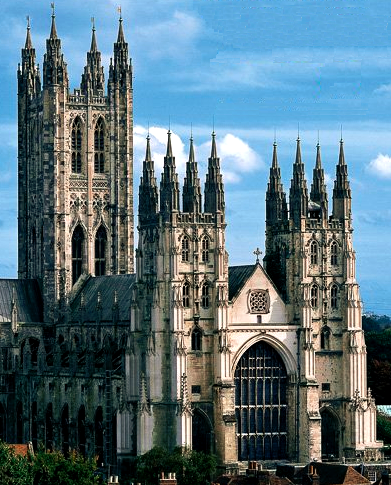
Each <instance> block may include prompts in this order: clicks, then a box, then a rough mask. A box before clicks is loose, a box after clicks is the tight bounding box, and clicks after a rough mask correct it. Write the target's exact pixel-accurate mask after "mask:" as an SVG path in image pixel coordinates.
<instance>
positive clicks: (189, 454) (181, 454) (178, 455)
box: [134, 447, 216, 485]
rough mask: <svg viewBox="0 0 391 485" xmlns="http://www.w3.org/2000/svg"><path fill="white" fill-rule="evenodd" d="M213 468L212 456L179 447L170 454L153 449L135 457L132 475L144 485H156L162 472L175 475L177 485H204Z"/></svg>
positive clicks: (208, 479)
mask: <svg viewBox="0 0 391 485" xmlns="http://www.w3.org/2000/svg"><path fill="white" fill-rule="evenodd" d="M215 468H216V460H215V457H214V456H213V455H208V454H205V453H202V452H198V451H194V450H186V449H183V448H179V447H178V448H175V449H174V451H173V452H171V453H170V452H168V451H167V450H165V449H164V448H159V447H155V448H152V450H150V451H148V452H147V453H145V454H144V455H141V456H139V457H137V459H136V461H135V470H134V473H135V477H136V480H135V481H136V482H139V483H145V484H146V485H155V484H157V483H158V479H159V476H160V474H161V473H162V472H164V473H165V474H167V473H175V474H176V478H177V481H178V485H205V483H206V482H209V481H210V478H211V475H212V474H213V472H214V471H215Z"/></svg>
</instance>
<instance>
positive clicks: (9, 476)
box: [0, 441, 32, 485]
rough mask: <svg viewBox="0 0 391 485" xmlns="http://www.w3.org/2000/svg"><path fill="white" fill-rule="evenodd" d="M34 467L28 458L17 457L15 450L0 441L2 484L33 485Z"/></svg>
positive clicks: (0, 475)
mask: <svg viewBox="0 0 391 485" xmlns="http://www.w3.org/2000/svg"><path fill="white" fill-rule="evenodd" d="M31 477H32V467H31V463H30V460H29V459H28V458H27V457H24V456H20V455H17V454H16V453H15V451H14V449H13V448H11V447H10V446H8V445H7V444H5V443H3V442H2V441H0V483H1V484H2V485H31Z"/></svg>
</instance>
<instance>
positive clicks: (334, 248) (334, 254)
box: [330, 241, 338, 266]
mask: <svg viewBox="0 0 391 485" xmlns="http://www.w3.org/2000/svg"><path fill="white" fill-rule="evenodd" d="M330 263H331V265H332V266H337V264H338V245H337V243H336V242H335V241H333V242H332V243H331V246H330Z"/></svg>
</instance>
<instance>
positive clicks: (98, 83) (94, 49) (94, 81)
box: [80, 24, 105, 96]
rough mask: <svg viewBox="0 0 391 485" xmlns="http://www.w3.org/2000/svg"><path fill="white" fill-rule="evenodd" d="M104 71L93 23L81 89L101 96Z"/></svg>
mask: <svg viewBox="0 0 391 485" xmlns="http://www.w3.org/2000/svg"><path fill="white" fill-rule="evenodd" d="M104 82H105V81H104V73H103V67H102V65H101V53H100V52H99V51H98V45H97V42H96V35H95V24H93V26H92V38H91V47H90V51H89V52H87V65H86V66H85V68H84V74H83V75H82V78H81V86H80V88H81V91H82V92H83V93H84V94H87V93H91V94H94V95H100V96H103V93H104Z"/></svg>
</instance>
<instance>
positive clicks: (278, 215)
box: [266, 142, 288, 225]
mask: <svg viewBox="0 0 391 485" xmlns="http://www.w3.org/2000/svg"><path fill="white" fill-rule="evenodd" d="M287 219H288V208H287V204H286V195H285V192H284V189H283V186H282V182H281V170H280V167H279V165H278V160H277V143H276V142H274V143H273V159H272V166H271V167H270V175H269V183H268V185H267V191H266V224H268V225H269V224H275V223H277V222H279V221H286V220H287Z"/></svg>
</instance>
